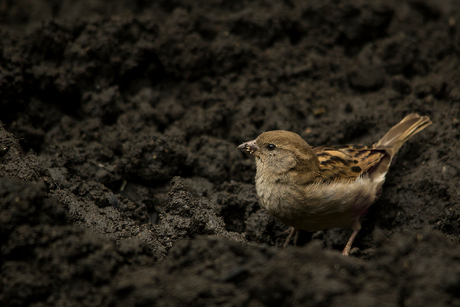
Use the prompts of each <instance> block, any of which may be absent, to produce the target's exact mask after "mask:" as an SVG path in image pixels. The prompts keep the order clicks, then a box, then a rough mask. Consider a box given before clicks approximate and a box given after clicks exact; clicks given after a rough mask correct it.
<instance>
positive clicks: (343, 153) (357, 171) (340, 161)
mask: <svg viewBox="0 0 460 307" xmlns="http://www.w3.org/2000/svg"><path fill="white" fill-rule="evenodd" d="M312 150H313V152H314V153H316V155H317V156H318V159H319V163H320V170H321V176H322V177H323V179H324V180H326V181H329V180H336V179H345V180H353V179H356V178H357V177H358V176H359V175H361V174H363V173H366V172H367V171H369V170H371V169H372V168H373V167H374V166H375V165H377V164H378V163H379V162H380V160H381V159H382V157H383V156H384V155H385V152H384V151H382V150H377V149H374V148H372V147H371V148H369V147H367V146H362V145H338V146H318V147H313V148H312Z"/></svg>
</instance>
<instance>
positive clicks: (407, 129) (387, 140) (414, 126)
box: [374, 113, 431, 156]
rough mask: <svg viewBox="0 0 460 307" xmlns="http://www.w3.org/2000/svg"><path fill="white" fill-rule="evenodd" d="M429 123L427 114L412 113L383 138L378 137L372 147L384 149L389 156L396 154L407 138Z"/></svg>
mask: <svg viewBox="0 0 460 307" xmlns="http://www.w3.org/2000/svg"><path fill="white" fill-rule="evenodd" d="M429 125H431V120H430V119H429V118H428V117H427V116H420V115H418V114H415V113H412V114H410V115H407V116H406V117H404V119H403V120H402V121H401V122H400V123H399V124H397V125H396V126H394V127H393V128H391V129H390V131H388V132H387V134H385V135H384V137H383V138H381V139H380V141H378V142H377V143H376V144H374V148H376V149H385V150H386V151H387V152H388V154H390V156H393V155H394V154H396V153H397V152H398V150H399V148H401V146H402V144H404V143H405V142H406V141H407V140H408V139H410V138H411V137H413V136H414V135H415V134H417V133H419V132H420V131H422V130H423V129H425V128H426V127H428V126H429Z"/></svg>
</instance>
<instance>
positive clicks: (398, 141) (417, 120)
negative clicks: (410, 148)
mask: <svg viewBox="0 0 460 307" xmlns="http://www.w3.org/2000/svg"><path fill="white" fill-rule="evenodd" d="M429 125H431V120H430V119H429V118H428V117H427V116H420V115H418V114H415V113H412V114H410V115H407V116H406V117H404V119H403V120H402V121H401V122H400V123H399V124H397V125H396V126H394V127H393V128H391V129H390V131H388V132H387V134H385V135H384V136H383V138H381V139H380V141H378V142H377V143H376V144H374V146H373V147H374V148H375V149H380V150H384V151H385V152H386V155H385V156H384V157H383V158H382V159H381V160H380V162H379V163H378V164H377V165H376V166H375V168H374V169H373V170H372V171H371V172H369V176H370V178H377V177H380V176H384V175H385V174H386V173H387V171H388V168H389V167H390V165H391V162H392V161H393V157H394V155H395V154H396V153H397V152H398V150H399V148H401V146H402V144H404V143H405V142H406V141H407V140H408V139H410V138H411V137H413V136H414V135H415V134H417V133H419V132H420V131H422V130H423V129H425V128H426V127H428V126H429ZM380 191H381V189H380ZM379 193H380V192H379Z"/></svg>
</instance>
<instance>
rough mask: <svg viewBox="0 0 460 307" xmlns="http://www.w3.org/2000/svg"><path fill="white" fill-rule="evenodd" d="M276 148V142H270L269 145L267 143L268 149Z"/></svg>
mask: <svg viewBox="0 0 460 307" xmlns="http://www.w3.org/2000/svg"><path fill="white" fill-rule="evenodd" d="M275 148H276V145H275V144H268V145H267V149H268V150H273V149H275Z"/></svg>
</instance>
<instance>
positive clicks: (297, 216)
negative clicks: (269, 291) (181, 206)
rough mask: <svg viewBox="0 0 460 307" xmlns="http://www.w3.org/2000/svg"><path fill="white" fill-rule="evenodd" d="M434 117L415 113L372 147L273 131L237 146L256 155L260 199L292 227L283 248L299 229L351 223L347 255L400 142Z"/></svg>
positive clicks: (427, 124) (347, 225)
mask: <svg viewBox="0 0 460 307" xmlns="http://www.w3.org/2000/svg"><path fill="white" fill-rule="evenodd" d="M431 124H432V122H431V120H430V119H429V118H428V117H427V116H420V115H418V114H415V113H412V114H409V115H407V116H406V117H404V119H403V120H402V121H401V122H400V123H399V124H397V125H396V126H394V127H393V128H391V129H390V130H389V131H388V132H387V133H386V134H385V135H384V136H383V137H382V138H381V139H380V140H379V141H378V142H377V143H375V144H374V145H372V146H363V145H338V146H317V147H311V146H310V145H309V144H308V143H307V142H306V141H305V140H304V139H303V138H302V137H301V136H300V135H298V134H296V133H294V132H290V131H285V130H272V131H267V132H264V133H262V134H260V135H259V136H258V137H257V138H256V139H255V140H252V141H248V142H245V143H243V144H241V145H239V146H238V147H237V149H239V150H240V151H242V152H244V153H248V154H250V155H252V156H253V157H255V163H256V175H255V187H256V192H257V196H258V199H259V203H260V204H261V206H262V207H263V208H265V209H266V210H267V211H268V213H269V214H270V215H272V216H274V217H275V218H277V219H279V220H280V221H281V222H283V223H284V224H286V225H288V226H290V233H289V235H288V237H287V239H286V242H285V244H284V246H283V248H286V246H287V245H288V243H289V241H290V240H291V239H292V236H294V234H295V235H296V236H295V238H294V239H295V242H296V241H297V234H298V230H307V231H310V232H315V231H319V230H325V229H330V228H337V227H350V228H351V229H352V230H353V232H352V234H351V236H350V238H349V239H348V242H347V244H346V246H345V248H344V249H343V251H342V254H343V255H347V256H348V255H349V253H350V249H351V247H352V244H353V241H354V240H355V238H356V235H357V234H358V232H359V231H360V229H361V223H360V217H361V216H362V215H363V214H364V213H366V212H367V210H368V208H369V206H370V205H371V204H372V203H373V202H374V201H375V200H376V199H377V198H378V197H379V196H380V195H381V193H382V186H383V183H384V182H385V176H386V174H387V172H388V169H389V167H390V165H391V164H392V161H393V159H394V157H395V154H396V153H397V152H398V150H399V149H400V147H401V146H402V145H403V144H404V143H405V142H406V141H407V140H409V139H410V138H411V137H413V136H414V135H415V134H417V133H418V132H420V131H422V130H423V129H425V128H426V127H428V126H429V125H431Z"/></svg>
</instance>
